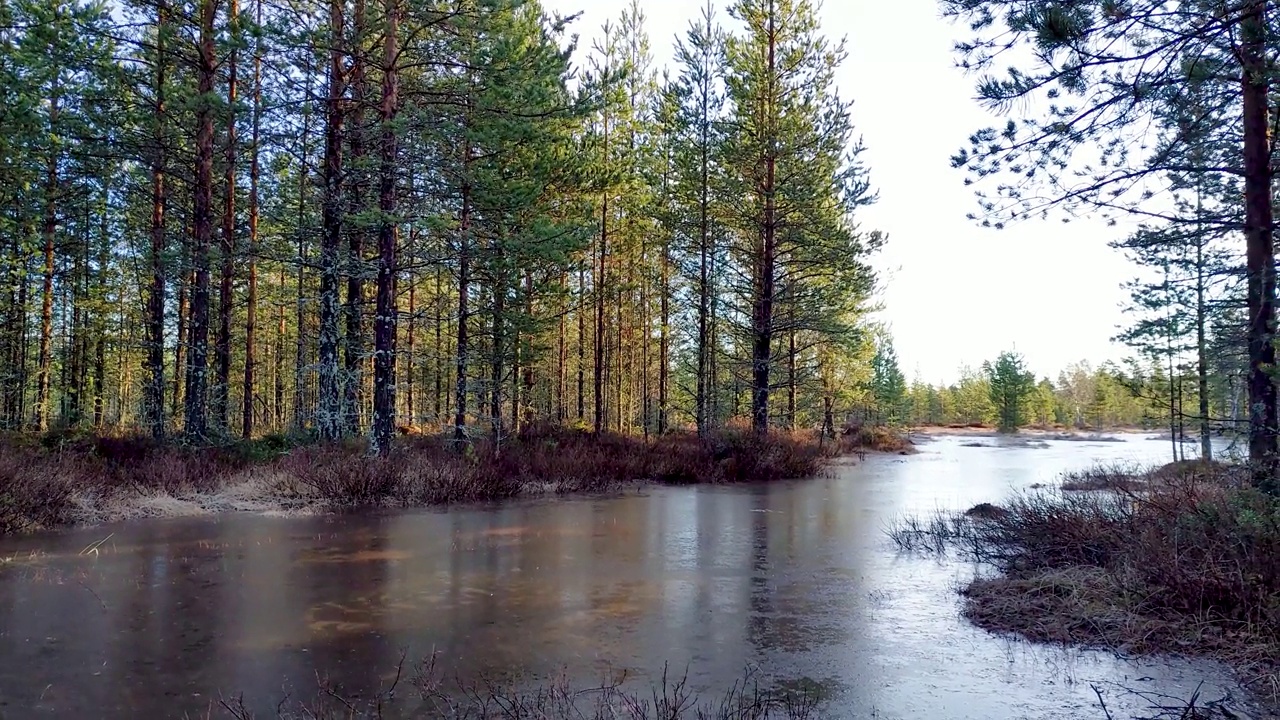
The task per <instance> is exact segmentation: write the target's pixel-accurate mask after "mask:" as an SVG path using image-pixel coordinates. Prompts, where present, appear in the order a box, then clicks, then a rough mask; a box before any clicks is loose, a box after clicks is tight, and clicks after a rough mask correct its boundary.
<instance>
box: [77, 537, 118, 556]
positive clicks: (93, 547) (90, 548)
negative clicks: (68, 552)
mask: <svg viewBox="0 0 1280 720" xmlns="http://www.w3.org/2000/svg"><path fill="white" fill-rule="evenodd" d="M113 537H115V533H111V534H110V535H107V536H106V537H104V538H102V539H101V540H99V541H97V542H95V543H92V544H91V545H89V546H88V547H86V548H85V549H83V550H81V551H80V554H81V555H89V554H93V555H97V554H98V548H100V547H102V546H103V545H104V544H105V543H106V542H107V541H108V540H110V539H111V538H113Z"/></svg>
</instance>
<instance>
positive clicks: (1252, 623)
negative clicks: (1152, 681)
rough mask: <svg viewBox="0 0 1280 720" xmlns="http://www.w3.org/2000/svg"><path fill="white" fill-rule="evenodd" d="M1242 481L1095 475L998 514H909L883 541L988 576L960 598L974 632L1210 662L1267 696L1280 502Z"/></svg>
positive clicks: (1275, 658)
mask: <svg viewBox="0 0 1280 720" xmlns="http://www.w3.org/2000/svg"><path fill="white" fill-rule="evenodd" d="M1242 473H1243V470H1242V469H1240V468H1232V467H1226V466H1222V465H1204V464H1200V463H1185V464H1179V465H1174V466H1166V467H1164V468H1160V469H1158V470H1154V471H1150V472H1147V473H1141V474H1139V473H1133V474H1130V473H1129V472H1128V471H1126V472H1124V473H1120V472H1118V471H1117V470H1116V469H1115V468H1102V469H1098V470H1095V471H1092V472H1090V473H1085V474H1081V475H1078V476H1075V477H1074V478H1073V480H1072V482H1073V483H1076V482H1079V483H1080V484H1087V486H1088V487H1087V490H1088V491H1079V490H1074V491H1046V492H1034V493H1028V494H1023V495H1018V496H1015V497H1014V498H1013V499H1012V500H1010V501H1009V502H1007V503H1006V504H1004V505H1003V506H1001V507H999V508H995V506H980V507H979V508H975V509H974V510H975V511H971V512H970V513H968V514H965V513H956V514H940V515H939V516H938V517H935V518H932V519H928V520H924V521H921V520H907V521H904V522H901V523H900V524H899V525H898V526H897V527H895V528H893V529H892V530H891V531H890V535H891V537H893V538H894V540H895V541H896V542H897V543H898V545H899V547H901V548H902V549H904V550H908V551H924V552H938V553H941V552H948V551H951V550H955V551H957V552H959V553H960V554H961V555H962V556H964V557H966V558H969V559H973V560H977V561H979V562H981V563H984V564H985V565H986V566H987V567H990V568H992V569H994V570H995V571H996V572H995V574H994V575H993V576H990V577H984V578H980V579H978V580H976V581H974V582H973V583H972V584H970V585H969V586H968V587H967V588H966V589H965V590H964V591H963V592H964V595H965V598H966V602H965V611H964V612H965V615H966V616H967V617H969V618H970V619H972V620H973V621H974V622H975V623H977V624H979V625H981V626H982V627H986V628H989V629H992V630H997V631H1006V632H1013V633H1016V634H1019V635H1022V636H1025V637H1027V638H1030V639H1033V640H1039V641H1047V642H1070V643H1081V644H1086V645H1094V646H1102V647H1108V648H1115V649H1121V650H1124V651H1128V652H1136V653H1163V652H1173V653H1186V654H1201V655H1207V656H1210V657H1214V658H1218V659H1222V660H1225V661H1227V662H1229V663H1231V664H1232V665H1233V666H1235V667H1236V668H1238V669H1240V670H1241V671H1242V672H1244V673H1245V676H1246V678H1247V679H1248V680H1249V681H1251V682H1262V683H1264V684H1265V685H1267V686H1268V687H1269V688H1273V687H1275V685H1274V683H1275V679H1276V677H1277V676H1276V668H1277V667H1280V500H1278V499H1276V498H1272V497H1269V496H1266V495H1264V494H1262V493H1260V492H1258V491H1256V490H1254V489H1251V488H1248V487H1244V486H1243V484H1242V482H1241V481H1242V477H1243V474H1242ZM1080 478H1087V479H1090V482H1088V483H1084V482H1083V481H1082V480H1080ZM979 509H981V511H980V512H976V511H977V510H979Z"/></svg>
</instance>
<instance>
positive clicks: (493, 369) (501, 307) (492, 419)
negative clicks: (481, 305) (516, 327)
mask: <svg viewBox="0 0 1280 720" xmlns="http://www.w3.org/2000/svg"><path fill="white" fill-rule="evenodd" d="M505 297H506V288H505V286H504V285H503V283H502V280H501V278H494V282H493V316H492V318H491V321H492V327H491V332H492V333H493V343H492V347H491V348H490V350H491V353H490V357H489V373H490V374H489V389H490V390H491V392H490V394H489V426H490V428H491V430H492V431H493V447H494V452H495V453H496V452H497V450H498V447H499V445H500V443H501V441H502V374H503V366H502V353H503V349H504V347H503V346H504V343H503V337H502V330H503V327H502V325H503V322H502V320H503V313H504V312H505V311H506V309H505V303H504V302H503V301H504V299H505Z"/></svg>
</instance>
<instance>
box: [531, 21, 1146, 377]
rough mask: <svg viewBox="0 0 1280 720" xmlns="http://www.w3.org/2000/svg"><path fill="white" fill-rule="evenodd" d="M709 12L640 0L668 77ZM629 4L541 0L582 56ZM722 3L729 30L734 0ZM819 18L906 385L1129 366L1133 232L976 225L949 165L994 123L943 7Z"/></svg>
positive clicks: (1088, 225)
mask: <svg viewBox="0 0 1280 720" xmlns="http://www.w3.org/2000/svg"><path fill="white" fill-rule="evenodd" d="M702 2H703V0H642V2H641V7H642V8H643V10H644V12H645V14H646V16H647V21H648V22H647V28H648V31H649V36H650V39H651V42H652V45H653V51H654V56H655V60H656V61H657V64H658V65H659V66H663V65H666V64H668V62H669V59H670V56H671V48H672V46H673V39H674V38H675V36H676V34H677V33H679V34H681V35H683V34H684V32H685V30H686V29H687V28H688V26H689V23H690V21H691V20H693V19H694V18H696V17H697V16H698V15H699V12H700V9H701V7H702ZM627 4H628V0H543V5H544V7H546V8H548V9H549V10H552V11H558V12H560V13H563V14H568V13H572V12H578V11H581V12H582V13H583V14H582V17H581V18H579V19H578V21H577V22H576V23H575V24H574V26H573V32H575V33H577V34H579V35H580V36H581V40H580V42H579V52H580V53H585V52H586V51H587V50H588V49H589V48H590V47H591V43H592V41H593V40H594V38H596V37H597V36H598V34H599V30H600V27H601V25H603V24H604V22H605V21H607V20H610V19H614V18H616V17H617V16H618V15H619V13H620V12H621V10H622V8H623V7H625V6H626V5H627ZM716 4H717V7H718V8H719V14H720V19H721V21H722V23H724V24H726V25H727V24H728V23H729V18H728V17H727V15H726V14H725V13H724V12H723V7H724V5H725V2H724V1H723V0H719V1H718V2H717V3H716ZM821 13H822V26H823V30H824V32H825V33H826V34H827V35H828V36H829V37H831V38H833V39H838V38H840V37H844V38H846V39H847V41H848V42H847V47H848V51H849V58H848V60H847V61H846V62H845V64H844V66H843V67H842V68H841V69H840V72H839V75H838V83H839V88H840V92H841V94H842V96H844V97H846V98H848V99H851V100H853V101H854V106H853V121H854V123H855V126H856V127H857V129H858V131H859V132H860V133H861V134H862V136H863V138H864V141H865V143H866V145H867V153H866V156H865V157H866V159H867V162H868V164H869V166H870V169H871V172H872V181H873V183H874V184H875V186H876V188H877V189H878V191H879V194H880V202H879V203H878V204H877V205H875V206H874V207H872V208H870V209H868V210H866V211H865V212H864V214H863V215H862V216H861V220H862V224H863V227H865V228H879V229H881V230H883V231H885V232H887V233H888V234H889V243H888V246H887V248H886V249H885V250H884V251H883V253H882V254H881V256H880V257H879V258H878V260H877V262H876V264H877V267H878V268H879V269H880V271H881V276H882V278H883V283H884V286H885V288H884V291H883V293H882V296H881V298H880V300H881V301H882V303H883V304H884V305H885V308H886V309H885V311H884V312H883V313H882V315H881V320H882V321H883V322H885V323H886V324H888V325H889V326H890V328H891V329H892V332H893V337H894V341H895V344H896V347H897V350H898V357H899V359H900V362H901V364H902V369H903V372H905V373H906V375H907V377H908V379H910V378H912V377H913V376H914V375H915V374H916V373H917V372H918V373H919V374H920V376H921V378H922V379H923V380H925V381H927V382H939V381H945V382H951V381H952V380H954V379H955V377H956V375H957V371H958V368H959V367H960V366H961V365H962V364H969V365H974V366H976V365H978V364H980V363H981V362H982V361H983V360H985V359H988V358H993V357H994V356H995V355H997V354H998V353H999V352H1000V351H1001V350H1005V349H1009V348H1016V349H1017V350H1018V351H1019V352H1021V353H1022V354H1023V355H1024V356H1025V357H1026V358H1027V361H1028V364H1029V365H1030V367H1031V369H1032V370H1034V371H1035V372H1036V373H1037V374H1038V375H1048V376H1050V377H1052V378H1054V379H1056V378H1057V375H1058V371H1059V370H1061V369H1062V368H1063V367H1065V366H1066V365H1067V364H1069V363H1071V362H1074V361H1076V360H1083V359H1087V360H1089V361H1091V362H1092V363H1094V364H1095V365H1096V364H1097V363H1099V362H1101V361H1103V360H1106V359H1118V358H1120V357H1123V356H1125V355H1126V354H1127V353H1126V352H1125V349H1124V348H1123V347H1121V346H1118V345H1116V344H1114V343H1112V342H1111V341H1110V338H1111V337H1112V336H1114V335H1115V334H1116V326H1117V325H1118V324H1119V323H1121V322H1122V319H1121V307H1122V305H1123V303H1124V301H1125V291H1124V290H1123V289H1122V288H1121V283H1123V282H1124V281H1126V280H1128V279H1130V277H1131V276H1132V275H1133V273H1134V269H1133V267H1132V266H1130V265H1129V264H1128V263H1127V262H1126V260H1125V259H1124V257H1123V255H1122V254H1121V253H1120V252H1119V251H1117V250H1113V249H1111V248H1109V247H1108V246H1107V243H1108V242H1109V241H1111V240H1113V239H1116V238H1117V237H1118V236H1119V235H1121V234H1122V233H1123V231H1121V230H1119V229H1116V228H1109V227H1107V226H1106V225H1105V224H1104V223H1103V222H1102V221H1100V220H1099V221H1081V220H1076V221H1073V222H1072V223H1070V224H1065V225H1064V224H1063V223H1062V222H1060V221H1059V220H1047V221H1030V222H1027V223H1024V224H1021V225H1018V226H1015V227H1012V228H1007V229H1004V230H991V229H983V228H980V227H977V225H976V224H974V223H973V222H971V221H969V220H967V219H966V217H965V215H966V214H967V213H969V212H971V211H973V210H975V208H976V204H975V201H974V196H973V189H972V188H969V187H966V186H965V185H964V173H963V171H960V170H954V169H952V168H951V166H950V162H949V158H950V157H951V155H952V154H953V153H954V152H955V151H956V150H958V149H960V148H961V147H963V146H964V145H965V143H966V139H967V138H968V136H969V134H970V133H971V132H973V131H974V130H977V129H979V128H980V127H985V126H986V125H989V124H991V122H992V118H993V116H992V115H990V114H989V113H988V112H987V111H986V110H985V109H983V108H982V107H981V106H980V105H979V104H978V103H977V102H976V101H975V100H974V94H975V93H974V79H973V78H972V77H970V76H967V75H965V74H964V73H963V72H962V71H961V70H959V69H957V68H956V67H955V55H954V53H953V50H952V46H953V43H954V42H955V41H956V40H958V39H961V38H962V37H963V36H964V28H963V27H958V26H955V25H953V24H951V23H950V22H948V21H947V20H945V19H943V18H942V17H941V14H940V12H939V9H938V4H937V2H935V0H892V1H891V2H890V1H887V0H826V3H825V5H824V6H823V8H822V11H821ZM1001 124H1003V123H1001Z"/></svg>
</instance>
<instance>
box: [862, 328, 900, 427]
mask: <svg viewBox="0 0 1280 720" xmlns="http://www.w3.org/2000/svg"><path fill="white" fill-rule="evenodd" d="M871 396H872V398H873V399H874V400H875V405H876V410H877V412H878V413H879V419H880V420H881V422H884V423H888V424H890V425H898V424H900V423H902V422H903V420H905V419H906V414H907V407H906V400H907V382H906V378H905V377H904V376H903V375H902V370H900V369H899V368H898V354H897V352H895V351H894V349H893V340H892V339H890V338H888V337H883V338H881V339H879V340H878V341H877V342H876V354H875V355H874V356H873V357H872V358H871Z"/></svg>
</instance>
